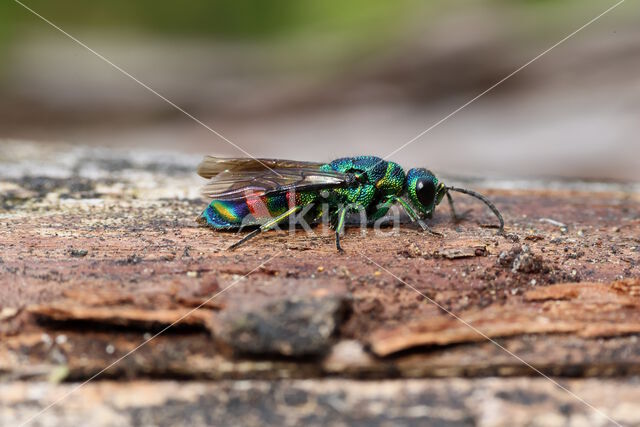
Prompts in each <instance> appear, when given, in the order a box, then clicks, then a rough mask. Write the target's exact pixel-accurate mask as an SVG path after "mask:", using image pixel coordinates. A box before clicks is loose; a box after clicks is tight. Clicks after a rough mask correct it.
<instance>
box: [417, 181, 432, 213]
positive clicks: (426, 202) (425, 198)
mask: <svg viewBox="0 0 640 427" xmlns="http://www.w3.org/2000/svg"><path fill="white" fill-rule="evenodd" d="M416 196H417V197H418V201H419V202H420V203H421V204H422V205H423V206H425V207H428V206H431V205H432V204H433V202H434V200H435V198H436V184H435V183H434V182H433V180H431V179H419V180H418V181H417V182H416Z"/></svg>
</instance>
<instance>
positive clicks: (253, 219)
mask: <svg viewBox="0 0 640 427" xmlns="http://www.w3.org/2000/svg"><path fill="white" fill-rule="evenodd" d="M316 197H317V194H315V193H309V192H300V193H294V192H289V191H287V192H283V193H281V194H274V195H269V196H251V195H250V196H247V197H246V198H244V199H236V200H212V201H211V203H209V206H207V208H206V209H205V210H204V212H202V215H201V217H202V219H203V220H205V221H206V223H207V224H208V225H209V226H211V227H213V228H216V229H223V230H224V229H227V230H231V229H237V228H240V227H241V226H242V227H244V226H252V225H261V224H264V223H265V222H267V221H268V220H270V219H273V218H275V217H276V216H278V215H281V214H283V213H284V212H286V211H287V210H288V209H289V208H290V207H293V206H303V205H306V204H309V203H313V201H314V200H315V199H316Z"/></svg>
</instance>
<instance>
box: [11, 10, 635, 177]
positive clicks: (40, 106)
mask: <svg viewBox="0 0 640 427" xmlns="http://www.w3.org/2000/svg"><path fill="white" fill-rule="evenodd" d="M24 3H25V4H27V5H28V6H29V7H31V8H33V9H34V10H35V11H37V12H38V13H40V14H42V15H43V16H44V17H46V18H48V19H50V20H51V21H53V22H54V23H56V24H57V25H59V26H60V27H61V28H63V29H64V30H65V31H68V32H69V33H71V34H73V35H74V36H75V37H77V38H78V39H80V40H82V41H83V42H84V43H86V44H87V45H89V46H90V47H92V48H93V49H95V50H96V51H98V52H100V53H101V54H103V55H104V56H106V57H107V58H109V59H110V60H112V61H113V62H114V63H116V64H118V65H119V66H121V67H122V68H123V69H125V70H127V71H128V72H129V73H131V74H132V75H134V76H136V77H137V78H138V79H140V80H141V81H142V82H144V83H146V84H148V85H149V86H151V87H152V88H154V89H155V90H157V91H158V92H160V93H161V94H163V95H164V96H166V97H167V98H169V99H171V100H172V101H173V102H175V103H176V104H178V105H180V106H181V107H183V108H184V109H186V110H187V111H189V112H190V113H191V114H193V115H194V116H196V117H197V118H198V119H200V120H202V121H203V122H205V123H206V124H208V125H210V126H211V127H212V128H214V129H216V130H217V131H219V132H220V133H222V134H223V135H224V136H226V137H227V138H229V139H230V140H232V141H234V142H235V143H236V144H238V145H240V146H242V147H243V148H244V149H246V150H247V151H249V152H251V154H253V155H255V156H260V157H282V158H292V159H302V160H321V161H324V160H330V159H332V158H336V157H340V156H345V155H353V154H374V155H379V156H385V155H387V154H389V153H390V152H392V151H393V150H395V149H396V148H397V147H399V146H400V145H402V144H403V143H405V142H407V141H408V140H410V139H412V138H413V137H414V136H416V135H417V134H418V133H420V132H421V131H423V130H425V129H426V128H428V127H429V126H431V125H432V124H434V123H435V122H437V121H438V120H440V119H442V118H443V117H444V116H446V115H447V114H449V113H450V112H452V111H453V110H455V109H456V108H458V107H459V106H461V105H462V104H464V103H465V102H467V101H468V100H469V99H471V98H473V97H474V96H476V95H477V94H478V93H480V92H482V91H484V90H485V89H487V88H488V87H489V86H491V85H492V84H494V83H495V82H497V81H498V80H500V79H501V78H502V77H504V76H505V75H507V74H509V73H510V72H512V71H513V70H515V69H516V68H518V67H520V66H521V65H523V64H524V63H526V62H527V61H529V60H530V59H532V58H533V57H535V56H536V55H538V54H539V53H541V52H542V51H544V50H545V49H547V48H548V47H549V46H551V45H553V44H554V43H556V42H558V41H559V40H560V39H562V38H563V37H565V36H566V35H568V34H569V33H571V32H572V31H574V30H576V29H577V28H579V27H580V26H582V25H583V24H585V23H586V22H588V21H589V20H591V19H592V18H594V17H595V16H597V15H598V14H600V13H601V12H603V11H604V10H605V9H607V8H608V7H610V6H612V5H613V4H615V1H600V0H567V1H551V0H547V1H544V0H485V1H477V0H473V1H472V0H468V1H462V0H446V1H445V0H439V1H418V0H399V1H395V2H388V1H370V0H352V1H349V2H343V1H338V0H329V1H307V2H300V1H297V0H282V1H274V2H263V1H260V0H247V1H243V2H233V1H206V0H190V1H184V2H180V3H175V2H158V1H156V2H154V1H151V0H138V1H136V2H130V1H125V0H114V1H110V2H80V1H76V0H58V1H56V2H50V1H44V0H25V1H24ZM637 6H638V3H637V2H636V1H633V0H628V1H626V2H625V3H623V4H622V5H621V6H620V7H618V8H616V9H615V10H613V11H612V12H611V13H609V14H607V15H606V16H604V17H603V18H602V19H600V20H598V21H597V22H595V23H594V24H593V25H591V26H589V27H588V28H586V29H585V30H584V31H582V32H580V33H579V34H577V35H576V36H575V37H573V38H571V39H570V40H568V41H567V42H566V43H564V44H563V45H561V46H559V47H558V48H556V49H555V50H553V51H551V52H550V53H549V54H547V55H546V56H544V57H542V58H541V59H540V60H538V61H537V62H535V63H533V64H532V65H531V66H529V67H527V68H526V69H525V70H523V71H522V72H520V73H519V74H517V75H516V76H515V77H513V78H512V79H510V80H509V81H507V82H506V83H504V84H503V85H501V86H500V87H498V88H496V89H495V90H494V91H492V92H491V93H489V94H487V95H486V96H484V97H483V98H481V99H479V100H478V101H477V102H475V103H473V104H472V105H470V106H469V107H467V108H466V109H464V110H462V111H461V112H460V113H458V114H457V115H455V116H454V117H452V118H451V119H449V120H448V121H446V122H444V123H443V124H442V125H440V126H438V127H437V128H435V129H434V130H433V131H431V132H429V133H428V134H426V135H425V136H423V137H422V138H420V139H419V140H418V141H416V142H415V143H413V144H412V145H410V146H408V147H407V148H406V149H404V150H402V151H400V152H398V153H397V154H396V155H394V156H393V157H392V160H395V161H398V162H400V163H401V164H403V165H405V166H416V165H421V166H427V167H430V168H431V169H433V170H435V171H439V172H444V173H446V174H448V175H458V176H469V177H473V176H488V177H498V178H499V177H523V178H529V177H543V178H554V179H555V178H575V179H594V180H640V160H639V159H640V142H639V141H638V136H637V135H638V132H639V131H640V25H638V24H639V23H640V8H638V7H637ZM8 139H17V140H36V141H42V142H44V143H47V144H50V143H60V142H62V143H67V144H78V145H90V146H106V147H120V148H124V149H130V148H144V149H153V150H158V151H159V152H166V151H172V150H174V151H180V152H181V153H185V154H218V155H229V156H244V155H243V154H242V153H241V152H239V151H237V150H236V149H234V148H233V147H232V146H230V145H229V144H227V143H226V142H224V141H223V140H221V139H220V138H218V137H217V136H215V135H213V134H212V133H210V132H209V131H208V130H207V129H205V128H204V127H202V126H200V125H198V124H197V123H195V122H193V121H192V120H191V119H189V118H188V117H186V116H185V115H184V114H182V113H180V112H179V111H177V110H175V109H174V108H173V107H171V106H170V105H168V104H167V103H165V102H164V101H162V100H161V99H159V98H158V97H156V96H155V95H153V94H151V93H149V92H148V91H147V90H145V89H144V88H142V87H141V86H140V85H138V84H137V83H135V82H133V81H132V80H130V79H128V78H127V77H125V76H124V75H122V74H121V73H119V72H118V71H116V70H114V69H113V68H112V67H110V66H109V65H108V64H106V63H104V62H103V61H101V60H100V59H99V58H97V57H96V56H94V55H93V54H91V53H90V52H88V51H87V50H85V49H83V48H82V47H80V46H78V45H77V44H76V43H74V42H73V41H72V40H70V39H69V38H67V37H65V36H64V35H62V34H61V33H59V32H57V31H56V30H55V29H53V28H51V27H50V26H49V25H47V24H46V23H45V22H43V21H42V20H40V19H38V18H37V17H36V16H34V15H33V14H31V13H30V12H28V11H27V10H25V9H24V8H23V7H21V6H20V5H19V4H17V3H15V2H14V1H6V2H2V3H1V4H0V144H1V143H2V142H1V141H2V140H5V141H6V140H8ZM147 151H148V150H147ZM143 152H144V151H143ZM136 153H138V151H136Z"/></svg>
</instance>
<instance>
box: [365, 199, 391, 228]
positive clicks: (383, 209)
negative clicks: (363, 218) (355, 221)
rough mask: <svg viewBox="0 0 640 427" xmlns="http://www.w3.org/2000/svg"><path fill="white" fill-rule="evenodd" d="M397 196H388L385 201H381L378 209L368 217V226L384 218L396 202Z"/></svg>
mask: <svg viewBox="0 0 640 427" xmlns="http://www.w3.org/2000/svg"><path fill="white" fill-rule="evenodd" d="M395 202H396V201H395V198H393V197H390V198H387V199H386V200H385V201H383V202H382V203H380V204H379V205H378V207H377V209H376V211H375V212H374V213H372V214H371V216H370V217H369V218H368V220H367V226H372V225H374V224H375V222H376V221H377V220H379V219H380V218H382V217H383V216H385V215H386V214H387V212H389V208H391V206H392V205H393V204H394V203H395Z"/></svg>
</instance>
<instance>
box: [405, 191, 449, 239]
mask: <svg viewBox="0 0 640 427" xmlns="http://www.w3.org/2000/svg"><path fill="white" fill-rule="evenodd" d="M396 201H397V202H398V203H400V205H401V206H402V207H403V208H404V210H405V212H406V213H407V215H409V219H410V220H411V221H412V222H417V223H418V225H419V226H420V227H421V228H422V231H426V232H427V233H429V234H431V235H433V236H438V237H443V235H442V233H438V232H437V231H433V230H432V229H431V227H429V226H428V225H427V224H426V223H425V222H424V221H423V220H422V219H421V218H420V215H418V213H417V212H416V211H415V210H414V209H413V208H412V207H411V205H410V204H409V202H407V201H406V200H404V199H402V198H401V197H396Z"/></svg>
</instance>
